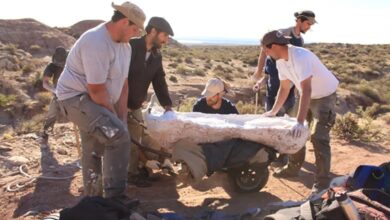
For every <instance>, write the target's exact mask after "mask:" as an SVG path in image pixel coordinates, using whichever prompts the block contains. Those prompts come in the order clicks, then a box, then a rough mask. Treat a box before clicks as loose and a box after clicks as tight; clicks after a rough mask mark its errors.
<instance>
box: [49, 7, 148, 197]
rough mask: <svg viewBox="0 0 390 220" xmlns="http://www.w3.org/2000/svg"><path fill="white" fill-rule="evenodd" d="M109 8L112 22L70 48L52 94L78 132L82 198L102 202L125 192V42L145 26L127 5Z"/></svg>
mask: <svg viewBox="0 0 390 220" xmlns="http://www.w3.org/2000/svg"><path fill="white" fill-rule="evenodd" d="M112 7H113V8H114V9H115V11H114V14H113V16H112V18H111V21H108V22H105V23H102V24H100V25H98V26H97V27H95V28H93V29H90V30H88V31H86V32H85V33H84V34H83V35H81V37H80V38H79V39H78V40H77V41H76V43H75V44H74V45H73V47H72V49H71V50H70V52H69V55H68V58H67V60H66V64H65V68H64V71H63V73H62V74H61V76H60V78H59V80H58V83H57V89H56V95H57V97H58V100H59V104H60V107H61V110H62V111H63V113H64V115H66V117H67V118H68V119H69V120H70V121H72V122H73V123H75V124H76V125H77V126H78V127H79V129H80V136H81V147H82V159H81V163H82V173H83V183H84V194H85V195H87V196H104V197H105V198H113V197H115V198H118V197H121V196H123V195H124V191H125V189H126V182H127V166H128V162H129V154H130V137H129V132H128V130H127V97H128V80H127V75H128V70H129V66H130V62H129V60H130V57H131V52H132V51H131V46H130V44H129V40H130V38H132V37H136V36H138V35H139V34H140V31H141V30H142V29H143V25H144V21H145V14H144V12H143V11H142V10H141V9H140V8H139V7H138V6H136V5H134V4H132V3H130V2H125V3H123V4H122V5H115V4H112Z"/></svg>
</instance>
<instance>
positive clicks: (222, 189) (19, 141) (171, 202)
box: [0, 124, 390, 219]
mask: <svg viewBox="0 0 390 220" xmlns="http://www.w3.org/2000/svg"><path fill="white" fill-rule="evenodd" d="M54 133H55V135H53V136H51V137H50V139H49V144H48V145H47V146H46V145H42V144H40V140H39V139H38V137H37V136H36V135H35V134H28V135H24V136H20V137H16V138H12V137H10V138H9V139H6V137H3V140H1V142H0V187H1V191H2V192H1V194H0V195H1V196H0V219H41V218H42V217H43V216H45V215H47V214H49V213H52V212H55V211H58V210H60V209H62V208H64V207H70V206H73V205H75V204H76V203H77V202H78V201H79V200H80V199H81V198H82V195H81V192H80V191H81V190H80V189H81V186H82V179H81V174H80V169H79V168H78V167H77V160H78V153H77V148H76V146H75V136H74V133H73V131H72V126H71V124H57V125H56V127H55V130H54ZM389 155H390V146H389V144H388V143H384V144H382V145H380V144H363V143H348V142H346V141H343V140H337V139H333V140H332V156H333V158H332V174H333V175H334V176H340V175H345V174H349V173H351V172H353V170H354V168H355V167H356V166H358V165H359V164H373V165H379V164H381V163H383V162H385V161H388V160H389V158H390V157H389ZM16 156H18V157H16ZM313 163H314V153H313V152H312V148H311V146H310V145H309V146H308V152H307V159H306V162H305V164H304V166H303V168H302V170H301V171H300V176H299V177H297V178H291V179H277V178H274V177H272V175H271V176H270V179H269V181H268V183H267V185H266V187H265V188H264V189H263V190H262V191H261V192H256V193H247V194H240V193H236V192H234V191H233V189H232V187H231V186H230V185H229V181H228V178H227V176H226V174H225V173H216V174H214V175H213V176H211V177H210V178H208V179H205V180H204V181H203V182H202V183H200V184H198V185H197V186H195V187H194V188H192V187H184V188H179V187H176V182H175V180H174V178H173V177H171V176H168V175H167V176H163V178H162V179H161V180H160V181H159V182H155V183H154V184H153V186H152V187H151V188H136V187H131V186H130V187H129V188H128V192H129V193H128V194H129V196H132V197H136V198H139V199H140V201H141V206H140V209H141V210H142V211H150V210H158V211H161V212H177V213H182V214H183V215H184V216H194V215H196V214H197V213H200V212H202V211H206V210H220V211H222V212H224V213H240V212H242V211H245V210H246V209H247V208H253V207H260V208H264V207H266V205H267V204H269V203H271V202H280V201H287V200H302V199H304V198H305V197H306V196H307V195H308V194H309V193H310V187H311V184H312V182H313V175H312V173H313V171H314V170H315V167H314V165H313ZM21 164H27V166H28V168H27V169H26V168H23V170H25V171H26V172H27V173H28V174H29V175H32V176H38V175H43V176H50V177H67V176H73V175H74V178H69V179H65V180H48V179H37V180H36V181H34V182H33V183H31V184H29V185H27V186H26V187H24V188H21V189H20V190H19V191H16V192H8V191H7V190H6V187H7V185H8V184H9V183H12V182H14V181H24V180H27V179H28V178H27V177H23V176H22V175H21V174H20V173H19V172H17V170H18V167H19V166H20V165H21ZM271 174H272V169H271ZM265 212H266V211H265Z"/></svg>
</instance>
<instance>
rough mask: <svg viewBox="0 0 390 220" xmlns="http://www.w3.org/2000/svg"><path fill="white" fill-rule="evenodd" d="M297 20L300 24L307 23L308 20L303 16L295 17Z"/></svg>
mask: <svg viewBox="0 0 390 220" xmlns="http://www.w3.org/2000/svg"><path fill="white" fill-rule="evenodd" d="M297 20H301V22H304V21H307V20H309V19H308V18H307V17H305V16H299V17H297Z"/></svg>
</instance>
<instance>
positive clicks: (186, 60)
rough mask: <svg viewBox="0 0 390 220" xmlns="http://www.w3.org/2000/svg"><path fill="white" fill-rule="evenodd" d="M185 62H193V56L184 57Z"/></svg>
mask: <svg viewBox="0 0 390 220" xmlns="http://www.w3.org/2000/svg"><path fill="white" fill-rule="evenodd" d="M184 62H186V63H187V64H193V61H192V58H191V57H186V58H185V59H184Z"/></svg>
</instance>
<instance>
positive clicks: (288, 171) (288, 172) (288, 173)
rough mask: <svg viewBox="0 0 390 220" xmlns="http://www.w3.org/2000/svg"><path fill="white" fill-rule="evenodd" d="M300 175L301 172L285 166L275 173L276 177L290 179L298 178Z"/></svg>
mask: <svg viewBox="0 0 390 220" xmlns="http://www.w3.org/2000/svg"><path fill="white" fill-rule="evenodd" d="M298 175H299V170H296V169H292V168H291V167H289V166H287V165H286V166H284V167H281V168H278V169H276V171H275V172H274V177H281V178H288V177H297V176H298Z"/></svg>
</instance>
